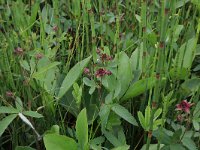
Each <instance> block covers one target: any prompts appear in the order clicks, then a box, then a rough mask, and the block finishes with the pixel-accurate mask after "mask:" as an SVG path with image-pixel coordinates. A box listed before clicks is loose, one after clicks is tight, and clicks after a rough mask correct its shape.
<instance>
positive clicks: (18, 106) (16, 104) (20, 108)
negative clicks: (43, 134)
mask: <svg viewBox="0 0 200 150" xmlns="http://www.w3.org/2000/svg"><path fill="white" fill-rule="evenodd" d="M15 106H16V108H17V109H18V110H19V111H20V112H22V110H23V103H22V101H21V99H20V98H19V97H16V100H15Z"/></svg>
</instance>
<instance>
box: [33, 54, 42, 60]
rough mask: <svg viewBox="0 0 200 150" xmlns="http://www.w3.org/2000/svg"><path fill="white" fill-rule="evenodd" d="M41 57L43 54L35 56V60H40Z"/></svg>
mask: <svg viewBox="0 0 200 150" xmlns="http://www.w3.org/2000/svg"><path fill="white" fill-rule="evenodd" d="M42 57H43V54H41V53H38V54H36V55H35V58H36V59H38V60H39V59H41V58H42Z"/></svg>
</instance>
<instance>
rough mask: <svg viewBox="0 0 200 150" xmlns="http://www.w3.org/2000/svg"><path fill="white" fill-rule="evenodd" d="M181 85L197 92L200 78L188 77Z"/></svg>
mask: <svg viewBox="0 0 200 150" xmlns="http://www.w3.org/2000/svg"><path fill="white" fill-rule="evenodd" d="M181 87H182V88H183V89H186V90H189V91H191V92H195V91H197V90H198V88H199V87H200V78H193V79H188V80H186V81H185V82H184V83H183V84H182V85H181Z"/></svg>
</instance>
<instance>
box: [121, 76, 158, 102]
mask: <svg viewBox="0 0 200 150" xmlns="http://www.w3.org/2000/svg"><path fill="white" fill-rule="evenodd" d="M155 83H156V79H155V78H147V79H142V80H139V81H137V82H135V83H133V84H132V85H131V86H130V87H129V89H128V90H127V92H126V94H125V95H124V96H123V97H122V98H121V100H122V101H125V100H128V99H130V98H133V97H136V96H138V95H140V94H142V93H144V92H145V91H147V90H148V89H151V88H152V87H153V86H154V85H155Z"/></svg>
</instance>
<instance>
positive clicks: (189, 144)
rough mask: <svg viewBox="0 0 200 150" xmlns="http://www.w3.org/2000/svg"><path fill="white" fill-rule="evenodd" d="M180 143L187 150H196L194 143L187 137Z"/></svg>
mask: <svg viewBox="0 0 200 150" xmlns="http://www.w3.org/2000/svg"><path fill="white" fill-rule="evenodd" d="M182 143H183V145H184V146H185V147H187V148H188V149H189V150H197V147H196V145H195V143H194V141H193V140H192V139H191V138H189V137H184V138H183V139H182Z"/></svg>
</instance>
